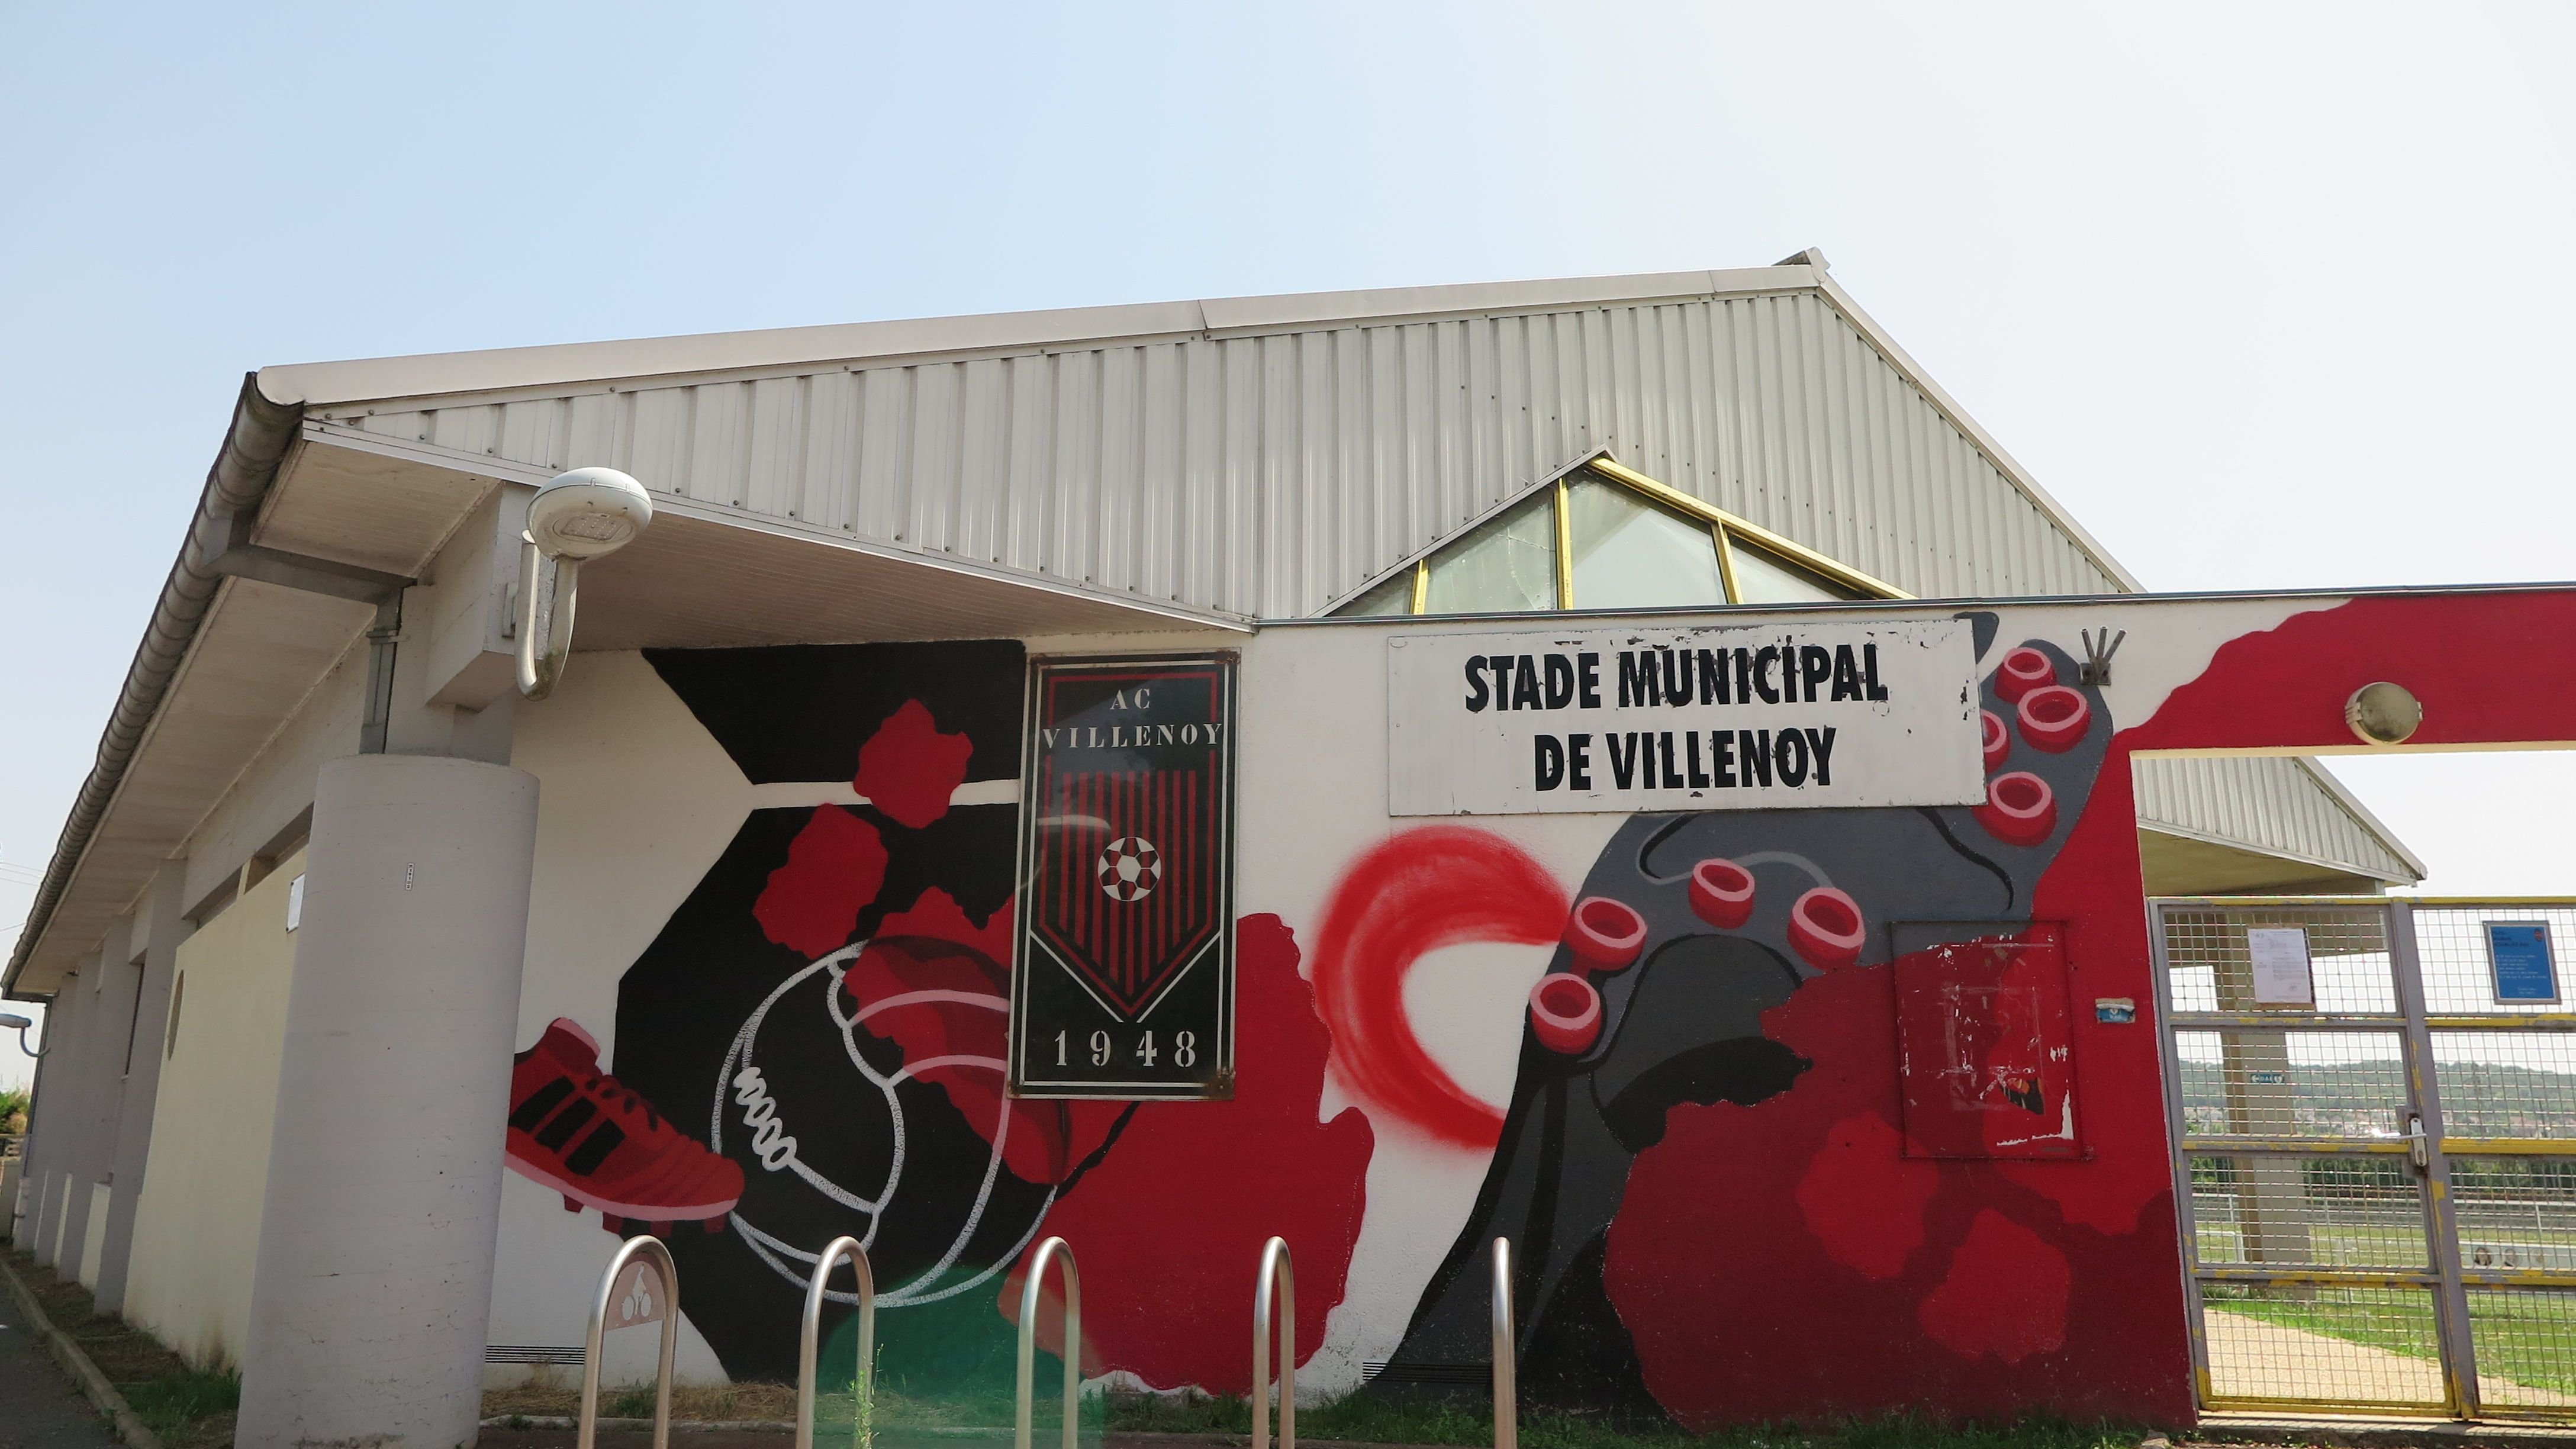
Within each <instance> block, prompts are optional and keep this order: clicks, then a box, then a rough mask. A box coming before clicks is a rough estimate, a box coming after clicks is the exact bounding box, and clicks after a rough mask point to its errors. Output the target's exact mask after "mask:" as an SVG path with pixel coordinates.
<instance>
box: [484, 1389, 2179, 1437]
mask: <svg viewBox="0 0 2576 1449" xmlns="http://www.w3.org/2000/svg"><path fill="white" fill-rule="evenodd" d="M579 1401H580V1386H579V1385H578V1383H571V1384H567V1383H565V1382H563V1381H562V1380H561V1379H560V1378H555V1379H553V1381H548V1380H546V1379H540V1380H538V1381H537V1382H535V1383H532V1384H530V1385H527V1386H524V1387H521V1388H517V1389H508V1390H498V1391H495V1392H493V1393H489V1394H486V1395H484V1400H483V1407H484V1413H485V1414H486V1415H487V1416H495V1415H502V1414H512V1413H517V1414H529V1415H571V1414H574V1413H576V1412H578V1411H579V1408H580V1402H579ZM1057 1402H1058V1401H1057V1400H1056V1399H1055V1397H1054V1396H1053V1395H1040V1396H1039V1399H1038V1402H1037V1404H1036V1405H1035V1406H1034V1407H1035V1408H1036V1409H1037V1418H1038V1421H1039V1422H1038V1424H1037V1426H1036V1427H1037V1434H1036V1438H1037V1439H1038V1441H1039V1442H1041V1443H1049V1444H1051V1443H1054V1442H1056V1440H1055V1435H1056V1433H1057V1430H1056V1428H1055V1426H1056V1425H1057V1424H1059V1423H1061V1422H1062V1421H1061V1420H1059V1419H1057V1418H1056V1417H1055V1413H1054V1409H1055V1406H1056V1403H1057ZM871 1407H872V1409H873V1413H874V1418H873V1421H872V1427H873V1428H875V1429H880V1430H886V1431H889V1432H897V1433H899V1432H900V1431H901V1430H904V1429H907V1428H1002V1427H1007V1426H1008V1425H1009V1424H1010V1422H1011V1413H1012V1403H1011V1400H1010V1399H1008V1398H1006V1397H1003V1398H991V1399H976V1400H962V1401H961V1400H928V1399H913V1398H907V1397H905V1396H902V1395H899V1394H894V1393H891V1392H882V1391H881V1392H880V1393H879V1394H878V1395H877V1396H876V1402H875V1403H874V1404H873V1405H872V1406H871ZM854 1411H855V1405H854V1404H853V1403H852V1400H851V1397H850V1395H849V1394H847V1393H839V1394H831V1393H826V1394H820V1395H817V1396H816V1400H815V1415H814V1417H815V1423H816V1427H817V1429H818V1431H820V1430H827V1429H838V1430H842V1431H847V1430H849V1429H850V1428H851V1427H852V1423H851V1420H852V1415H853V1413H854ZM600 1413H601V1414H602V1415H603V1416H614V1417H619V1418H638V1419H641V1418H649V1417H651V1416H652V1413H653V1390H652V1387H651V1386H650V1385H642V1386H636V1387H629V1388H624V1389H615V1390H607V1389H603V1390H602V1391H601V1393H600ZM795 1413H796V1390H795V1388H794V1386H792V1385H788V1384H748V1383H746V1384H730V1385H724V1386H720V1387H706V1388H675V1389H673V1390H672V1393H671V1416H672V1418H673V1419H674V1420H691V1419H694V1420H700V1421H707V1420H722V1419H768V1420H772V1421H785V1420H789V1419H793V1418H794V1417H795ZM1082 1418H1083V1424H1084V1428H1085V1437H1086V1438H1090V1437H1092V1436H1093V1435H1096V1434H1097V1433H1099V1432H1101V1431H1103V1430H1105V1431H1107V1432H1110V1433H1118V1434H1209V1435H1227V1436H1233V1435H1245V1434H1249V1433H1251V1432H1252V1409H1251V1405H1250V1404H1249V1403H1248V1402H1247V1401H1245V1400H1243V1399H1240V1398H1211V1397H1208V1396H1206V1395H1200V1394H1143V1393H1126V1392H1116V1393H1106V1394H1103V1393H1096V1392H1095V1393H1092V1394H1086V1395H1085V1396H1084V1398H1083V1408H1082ZM1274 1428H1275V1426H1274ZM2148 1432H2151V1431H2149V1430H2146V1429H2142V1428H2140V1427H2138V1426H2136V1425H2129V1424H2111V1423H2096V1424H2081V1423H2071V1422H2068V1421H2064V1420H2058V1419H2047V1418H2030V1419H2023V1420H2020V1421H2018V1422H2014V1423H2009V1424H1973V1423H1972V1424H1950V1423H1940V1422H1936V1421H1933V1420H1930V1419H1923V1418H1915V1417H1910V1416H1900V1417H1895V1418H1886V1419H1871V1420H1856V1421H1851V1422H1846V1423H1834V1424H1818V1425H1806V1426H1786V1425H1756V1426H1749V1427H1738V1428H1729V1429H1724V1430H1720V1431H1718V1432H1715V1433H1711V1434H1704V1435H1693V1434H1688V1433H1685V1432H1683V1431H1681V1430H1679V1429H1676V1428H1673V1427H1671V1426H1670V1425H1661V1426H1650V1425H1639V1424H1623V1423H1619V1422H1616V1421H1613V1420H1610V1419H1607V1418H1603V1417H1600V1416H1594V1415H1585V1414H1569V1413H1562V1412H1554V1411H1547V1410H1533V1411H1529V1412H1525V1413H1523V1414H1522V1415H1521V1422H1520V1442H1521V1444H1522V1446H1523V1449H2135V1446H2136V1444H2137V1442H2138V1440H2139V1439H2140V1438H2141V1437H2142V1436H2143V1435H2145V1434H2146V1433H2148ZM1297 1435H1298V1437H1299V1438H1300V1439H1305V1440H1316V1441H1321V1440H1345V1441H1350V1442H1356V1443H1364V1444H1420V1445H1449V1446H1458V1449H1475V1446H1479V1445H1487V1444H1491V1443H1493V1442H1494V1420H1493V1415H1492V1413H1491V1412H1490V1411H1489V1410H1487V1409H1484V1408H1481V1407H1477V1406H1474V1405H1471V1404H1463V1403H1459V1404H1452V1403H1440V1402H1411V1403H1403V1402H1389V1401H1387V1400H1383V1399H1378V1398H1375V1397H1371V1396H1368V1395H1364V1394H1351V1395H1348V1396H1345V1397H1343V1398H1341V1399H1337V1400H1334V1401H1332V1402H1330V1403H1323V1404H1313V1405H1309V1406H1307V1407H1305V1408H1302V1409H1300V1410H1298V1411H1297Z"/></svg>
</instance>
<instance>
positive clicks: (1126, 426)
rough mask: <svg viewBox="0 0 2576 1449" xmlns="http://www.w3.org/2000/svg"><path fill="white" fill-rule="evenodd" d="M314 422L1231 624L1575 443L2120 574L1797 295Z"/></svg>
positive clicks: (1362, 569)
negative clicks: (580, 468) (578, 473)
mask: <svg viewBox="0 0 2576 1449" xmlns="http://www.w3.org/2000/svg"><path fill="white" fill-rule="evenodd" d="M1783 270H1795V269H1783ZM326 415H332V416H337V417H338V418H339V419H340V420H341V421H343V422H346V423H350V424H352V425H354V426H357V427H360V428H363V429H365V430H367V431H369V432H373V433H376V434H379V435H382V436H387V437H396V438H405V439H415V440H419V441H425V442H428V443H430V444H432V445H433V446H437V447H442V448H449V449H454V450H456V451H459V452H464V453H485V454H490V455H493V456H497V457H502V458H507V459H511V460H514V461H518V462H522V463H528V464H536V465H541V466H545V467H570V466H575V465H576V464H578V463H607V464H609V465H610V466H614V467H618V468H623V469H625V470H626V471H628V472H630V473H633V474H635V475H636V476H637V477H639V478H641V479H643V480H644V481H645V482H646V484H647V485H648V486H650V487H653V488H655V489H656V490H659V491H664V492H669V493H672V494H676V495H679V496H681V497H686V498H689V499H693V500H696V501H698V502H700V503H704V504H713V505H716V506H720V507H727V508H739V509H741V510H743V511H745V512H747V513H751V514H757V515H763V516H767V517H771V518H777V519H784V520H796V521H799V522H802V523H804V524H806V525H809V526H817V527H821V528H826V529H834V530H840V531H844V532H847V533H849V534H852V535H855V536H858V537H864V538H870V539H875V540H879V541H883V542H888V543H894V544H900V545H904V546H907V547H910V548H914V549H918V550H921V551H924V552H931V553H945V554H952V555H956V556H959V557H963V558H968V559H973V560H977V561H984V562H991V563H996V564H1001V565H1003V566H1006V567H1010V568H1015V569H1024V570H1031V571H1036V572H1041V573H1045V574H1050V575H1053V576H1055V577H1058V578H1061V579H1063V580H1065V581H1067V582H1069V583H1075V584H1079V585H1083V586H1087V587H1090V588H1094V589H1098V590H1101V591H1103V592H1109V593H1137V594H1144V595H1148V596H1150V597H1153V598H1156V599H1162V600H1169V601H1173V602H1178V603H1182V604H1185V605H1193V606H1197V607H1202V608H1210V609H1218V610H1224V611H1228V612H1232V613H1236V614H1242V615H1247V616H1253V617H1280V616H1297V615H1303V614H1309V613H1312V612H1314V611H1316V610H1318V609H1320V608H1322V607H1324V606H1325V605H1326V604H1328V603H1330V602H1331V601H1332V600H1334V599H1336V598H1338V597H1340V596H1341V595H1343V594H1346V593H1348V592H1349V591H1351V590H1352V589H1354V588H1356V587H1357V586H1358V585H1359V584H1360V583H1361V582H1362V581H1364V580H1365V579H1367V578H1368V577H1369V576H1370V575H1372V574H1374V573H1376V572H1378V571H1380V570H1382V569H1384V568H1387V567H1390V566H1392V565H1393V564H1395V563H1396V562H1398V561H1399V560H1401V559H1402V558H1403V557H1404V556H1405V555H1407V554H1409V553H1410V552H1412V551H1413V550H1414V549H1416V548H1418V547H1419V546H1420V545H1421V544H1422V543H1423V542H1425V541H1427V540H1429V539H1430V538H1433V537H1435V536H1437V535H1439V534H1442V533H1445V532H1447V531H1449V530H1450V529H1451V528H1453V527H1455V526H1456V525H1458V524H1460V523H1462V522H1464V521H1465V520H1467V519H1469V518H1471V517H1473V516H1475V515H1476V514H1477V513H1479V512H1481V511H1483V510H1484V509H1485V508H1487V507H1489V506H1491V505H1492V504H1493V503H1494V502H1495V501H1496V500H1498V499H1500V498H1501V497H1503V496H1504V495H1505V494H1507V493H1509V492H1511V491H1513V490H1515V489H1517V488H1519V487H1521V486H1524V485H1526V484H1528V483H1530V482H1533V481H1535V480H1536V479H1538V478H1540V477H1543V476H1545V475H1546V474H1548V473H1549V472H1552V471H1554V470H1555V469H1556V468H1557V467H1558V466H1560V465H1562V464H1563V463H1564V462H1565V461H1567V460H1568V459H1570V458H1573V457H1575V456H1577V455H1580V454H1583V453H1587V452H1590V451H1591V450H1593V449H1596V448H1608V449H1609V450H1611V451H1612V452H1613V453H1614V454H1615V455H1616V456H1618V457H1619V458H1620V459H1621V460H1622V461H1623V462H1627V463H1629V464H1630V465H1631V466H1633V467H1636V468H1638V469H1639V470H1640V471H1643V472H1645V473H1648V474H1650V475H1652V476H1654V477H1656V478H1658V479H1660V480H1662V481H1664V482H1666V483H1669V484H1670V485H1672V486H1673V487H1676V488H1679V489H1682V490H1684V491H1686V492H1689V493H1692V494H1694V495H1695V496H1698V497H1701V498H1704V499H1706V500H1708V501H1709V502H1712V503H1715V504H1717V505H1718V506H1719V507H1722V508H1725V509H1728V510H1730V511H1732V512H1735V513H1738V514H1741V515H1743V516H1744V517H1747V518H1749V519H1751V520H1753V521H1754V522H1756V523H1760V524H1762V525H1763V526H1765V527H1768V528H1771V529H1774V530H1776V531H1778V532H1781V533H1783V534H1786V535H1788V536H1789V537H1791V538H1794V539H1797V540H1798V541H1800V542H1802V543H1805V544H1808V545H1809V546H1811V547H1814V548H1816V549H1818V550H1820V551H1822V552H1825V553H1827V554H1830V555H1832V556H1834V557H1836V558H1839V559H1842V560H1844V561H1846V562H1848V563H1850V564H1852V565H1853V566H1855V567H1857V568H1860V569H1862V570H1864V571H1866V572H1869V573H1872V574H1876V575H1878V576H1879V577H1881V578H1885V579H1888V580H1889V581H1891V582H1893V583H1896V584H1898V585H1899V586H1901V587H1903V588H1905V589H1907V590H1908V591H1909V592H1912V593H1914V594H1917V595H1920V596H1925V597H1965V596H1987V597H1992V596H1998V595H2014V594H2065V593H2090V592H2097V591H2113V590H2117V589H2118V588H2119V587H2120V581H2119V580H2118V579H2116V578H2115V577H2114V576H2113V575H2112V574H2111V573H2110V572H2109V571H2108V570H2107V569H2106V568H2104V567H2103V566H2101V565H2100V564H2098V563H2097V562H2096V561H2095V560H2094V559H2093V558H2091V557H2090V556H2088V553H2087V551H2086V549H2085V548H2084V547H2083V546H2082V545H2081V544H2080V543H2078V542H2077V541H2076V540H2074V539H2072V538H2070V537H2069V536H2068V534H2067V533H2066V532H2065V531H2064V530H2062V529H2060V528H2058V527H2057V526H2056V525H2055V523H2054V521H2053V520H2052V519H2051V517H2050V515H2049V512H2048V511H2047V510H2046V509H2045V508H2044V507H2043V506H2042V504H2041V503H2040V502H2039V501H2037V500H2035V499H2034V498H2033V497H2031V496H2030V495H2029V494H2027V493H2026V492H2024V491H2023V490H2022V489H2021V488H2019V487H2018V486H2017V485H2016V484H2015V483H2014V481H2013V480H2011V479H2010V478H2008V477H2007V476H2006V475H2005V474H2004V472H2003V471H2002V470H2001V469H2000V468H1999V467H1998V466H1997V465H1996V464H1995V462H1994V461H1993V460H1991V459H1989V458H1988V457H1986V456H1985V455H1984V454H1983V453H1982V452H1981V451H1980V449H1979V448H1978V446H1977V445H1976V444H1975V443H1974V442H1973V441H1971V440H1970V439H1969V438H1968V437H1967V436H1966V435H1965V434H1964V433H1962V432H1961V431H1960V430H1959V429H1958V428H1956V427H1954V426H1952V424H1951V423H1950V421H1949V419H1948V418H1947V417H1946V416H1945V415H1944V413H1943V411H1942V410H1941V409H1940V408H1939V407H1937V406H1936V405H1935V404H1934V403H1933V402H1932V401H1931V400H1930V399H1928V398H1927V397H1926V396H1925V395H1924V393H1923V391H1922V390H1921V389H1920V388H1918V387H1916V386H1915V385H1914V384H1913V383H1912V382H1911V380H1910V379H1908V378H1907V377H1906V376H1905V375H1904V374H1903V373H1901V372H1900V371H1898V370H1897V369H1896V368H1895V367H1894V366H1893V365H1891V364H1890V363H1889V362H1888V361H1887V360H1886V358H1885V357H1883V356H1882V355H1881V354H1880V353H1879V352H1878V351H1877V350H1876V349H1875V348H1874V347H1873V346H1872V345H1871V343H1870V341H1869V339H1868V338H1867V337H1866V336H1864V334H1863V333H1862V331H1861V329H1860V328H1859V327H1858V326H1856V325H1855V324H1854V323H1853V322H1852V321H1851V320H1850V319H1849V318H1847V317H1846V316H1844V315H1843V314H1842V313H1841V312H1840V311H1839V310H1838V309H1837V308H1836V307H1835V306H1834V305H1833V303H1832V302H1831V301H1830V300H1829V299H1828V298H1827V297H1825V296H1824V295H1823V294H1822V293H1821V292H1818V291H1814V290H1809V291H1803V292H1792V293H1777V294H1769V295H1760V296H1745V297H1722V298H1700V299H1689V300H1665V301H1658V302H1653V303H1631V304H1623V305H1600V306H1584V307H1565V308H1560V309H1556V310H1543V311H1537V312H1531V313H1526V314H1516V315H1506V316H1483V317H1473V318H1454V319H1442V320H1433V321H1400V322H1386V323H1333V324H1325V325H1321V326H1318V327H1316V328H1314V329H1313V330H1296V331H1288V332H1283V333H1278V334H1274V335H1264V336H1248V337H1230V338H1219V337H1192V338H1182V339H1173V340H1159V341H1150V342H1141V343H1115V344H1098V345H1092V346H1083V347H1076V348H1067V349H1052V348H1039V349H1021V350H1017V351H1013V352H1006V353H1001V354H997V355H985V356H970V357H948V358H938V359H932V360H912V361H903V362H892V363H884V364H863V363H850V364H844V365H841V366H837V367H833V368H830V369H828V370H826V369H812V368H806V369H799V370H793V371H786V372H780V373H777V374H775V375H768V376H757V377H741V378H726V379H723V380H714V381H689V382H677V383H669V384H663V385H647V386H641V387H625V386H617V385H601V386H597V387H590V388H584V389H580V390H577V391H574V392H572V393H570V394H569V395H558V396H551V397H528V398H522V399H519V400H515V401H481V400H477V399H473V398H462V399H457V400H454V401H452V402H445V403H443V404H442V405H440V406H436V407H423V408H419V409H417V410H404V411H385V410H373V411H369V410H358V411H355V412H350V411H348V410H328V412H327V413H326Z"/></svg>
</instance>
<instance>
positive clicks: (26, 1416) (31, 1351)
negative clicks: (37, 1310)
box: [0, 1294, 117, 1449]
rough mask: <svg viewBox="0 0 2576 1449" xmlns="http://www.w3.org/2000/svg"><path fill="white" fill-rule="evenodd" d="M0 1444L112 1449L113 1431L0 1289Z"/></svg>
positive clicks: (1, 1448)
mask: <svg viewBox="0 0 2576 1449" xmlns="http://www.w3.org/2000/svg"><path fill="white" fill-rule="evenodd" d="M0 1406H6V1407H5V1408H0V1449H112V1446H113V1445H115V1444H116V1442H117V1440H116V1436H115V1435H114V1434H112V1433H110V1432H108V1427H107V1424H106V1422H105V1421H103V1420H101V1419H100V1418H99V1416H98V1415H97V1414H96V1413H95V1412H93V1411H92V1410H91V1409H90V1406H89V1400H87V1399H85V1398H82V1397H81V1392H80V1390H79V1388H77V1387H76V1386H74V1385H73V1383H72V1381H71V1380H70V1379H68V1378H66V1377H64V1376H63V1372H62V1370H61V1369H59V1368H56V1367H55V1366H54V1361H53V1359H52V1357H51V1356H50V1355H48V1354H47V1353H46V1352H45V1345H44V1342H43V1340H42V1339H40V1338H39V1337H38V1336H37V1333H36V1330H35V1328H34V1327H33V1326H32V1325H30V1324H28V1323H26V1322H25V1321H23V1317H22V1315H21V1314H20V1313H19V1312H18V1303H17V1299H16V1298H15V1297H14V1296H11V1295H6V1294H0Z"/></svg>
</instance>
